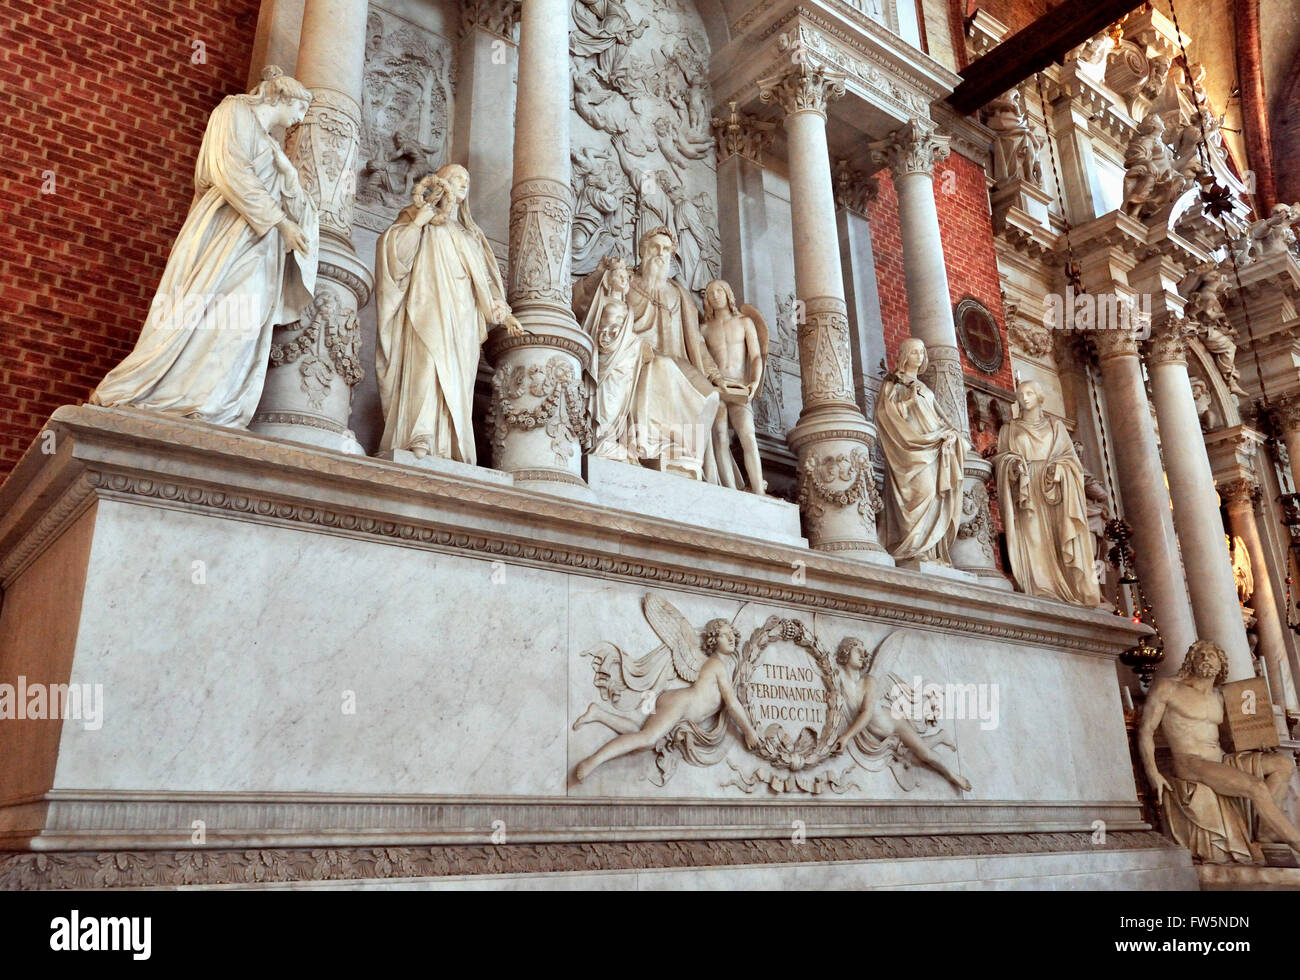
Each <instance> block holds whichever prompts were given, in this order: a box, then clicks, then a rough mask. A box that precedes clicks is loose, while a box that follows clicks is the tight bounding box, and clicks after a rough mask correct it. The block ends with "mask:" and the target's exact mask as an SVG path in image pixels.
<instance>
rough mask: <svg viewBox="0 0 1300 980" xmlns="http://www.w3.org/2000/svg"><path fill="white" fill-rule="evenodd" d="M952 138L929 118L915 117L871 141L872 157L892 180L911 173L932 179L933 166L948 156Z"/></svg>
mask: <svg viewBox="0 0 1300 980" xmlns="http://www.w3.org/2000/svg"><path fill="white" fill-rule="evenodd" d="M950 142H951V137H949V136H946V135H944V134H943V133H940V132H939V128H938V127H937V126H936V125H935V124H934V123H933V122H932V121H931V120H929V119H925V118H921V117H917V118H916V119H913V120H912V121H911V122H909V123H908V124H907V125H906V126H903V127H902V128H900V129H897V130H895V131H894V132H893V133H891V134H890V135H889V136H888V137H887V138H885V139H883V140H879V141H878V142H875V143H872V144H871V159H872V161H873V162H874V163H877V164H879V165H881V166H886V167H888V168H889V169H890V171H891V172H892V173H893V176H894V180H898V179H899V178H900V177H906V176H909V175H911V174H923V175H925V176H926V177H930V178H932V179H933V177H934V168H935V165H936V164H938V163H942V162H943V161H944V160H946V159H948V152H949V144H950Z"/></svg>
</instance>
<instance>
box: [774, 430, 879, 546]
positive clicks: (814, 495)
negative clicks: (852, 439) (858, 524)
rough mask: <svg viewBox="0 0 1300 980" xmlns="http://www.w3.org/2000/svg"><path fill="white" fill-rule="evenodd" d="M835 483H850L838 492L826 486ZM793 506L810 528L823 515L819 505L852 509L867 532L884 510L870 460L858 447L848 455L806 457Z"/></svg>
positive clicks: (818, 524)
mask: <svg viewBox="0 0 1300 980" xmlns="http://www.w3.org/2000/svg"><path fill="white" fill-rule="evenodd" d="M819 470H821V471H822V472H821V473H819V472H818V471H819ZM836 479H839V480H851V481H852V482H851V483H850V484H849V485H848V486H847V487H845V488H844V489H842V490H832V489H831V488H830V487H829V486H827V483H829V482H830V481H832V480H836ZM795 502H796V503H797V504H798V505H799V509H800V510H802V511H803V512H804V513H805V514H807V515H808V519H809V521H810V522H811V523H812V524H813V525H814V527H820V525H821V521H822V518H823V517H824V516H825V514H826V508H825V507H824V506H823V504H829V505H831V506H832V507H853V506H856V507H857V509H858V516H859V517H861V518H862V522H863V524H864V525H865V526H866V527H868V528H870V527H871V526H872V525H873V524H874V522H875V519H876V514H878V513H879V512H880V509H881V507H883V506H884V500H883V499H882V498H881V496H880V491H879V489H877V487H876V481H875V480H874V479H872V469H871V457H870V456H869V455H868V454H867V451H866V449H864V448H863V447H861V446H857V447H855V448H854V449H853V451H852V452H848V453H839V454H827V455H825V456H823V457H821V459H820V460H819V459H817V458H816V456H814V455H812V454H809V455H808V456H806V457H805V458H804V461H803V467H802V469H801V470H800V472H799V496H798V498H797V499H796V501H795Z"/></svg>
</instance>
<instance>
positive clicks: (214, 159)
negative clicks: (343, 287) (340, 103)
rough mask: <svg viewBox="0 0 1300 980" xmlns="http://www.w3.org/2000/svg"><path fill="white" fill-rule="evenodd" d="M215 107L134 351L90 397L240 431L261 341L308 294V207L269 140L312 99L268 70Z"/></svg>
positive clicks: (267, 345) (264, 348) (263, 350)
mask: <svg viewBox="0 0 1300 980" xmlns="http://www.w3.org/2000/svg"><path fill="white" fill-rule="evenodd" d="M262 77H263V81H262V82H261V84H259V85H258V86H257V88H255V89H254V90H253V92H252V94H251V95H231V96H228V97H227V98H225V99H224V100H222V102H221V104H220V105H218V106H217V108H216V109H214V110H213V112H212V115H211V117H210V118H209V119H208V128H207V130H206V132H205V133H204V134H203V145H202V146H201V147H200V148H199V158H198V162H197V163H196V164H195V167H194V200H193V202H192V203H191V204H190V211H189V215H188V216H187V217H186V219H185V224H184V225H183V226H182V227H181V231H180V234H179V235H178V236H177V238H176V243H175V244H174V245H173V246H172V251H171V255H170V256H169V257H168V259H167V268H166V270H165V271H164V272H163V277H162V282H161V283H160V284H159V286H158V292H157V295H155V297H154V301H153V305H152V307H151V308H150V310H149V316H148V318H147V319H146V320H145V323H144V327H143V329H142V330H141V331H140V337H139V339H138V340H137V341H136V345H135V349H134V350H133V351H131V353H130V354H128V355H127V357H126V359H125V360H124V361H122V363H121V364H119V365H118V366H117V367H115V368H113V370H112V371H110V372H109V373H108V376H107V377H105V378H104V380H103V381H102V382H101V383H100V385H99V387H98V388H96V389H95V392H94V394H92V395H91V396H90V403H91V404H92V405H104V406H109V407H114V406H127V407H131V408H143V409H148V410H151V411H156V412H166V413H169V414H174V415H181V416H184V417H185V418H191V419H199V420H201V421H204V422H211V423H213V424H215V425H229V426H238V427H241V428H246V427H247V426H248V423H249V422H251V421H252V419H253V413H254V412H255V411H256V410H257V403H258V402H259V401H261V398H262V388H263V386H264V385H265V384H266V368H267V362H268V360H269V358H270V353H271V334H272V331H273V330H274V328H275V327H276V326H279V325H280V324H284V323H295V322H297V320H298V319H299V317H300V316H301V311H302V309H303V308H304V307H305V306H307V305H308V304H309V303H310V302H311V299H312V294H313V292H314V291H315V288H316V265H317V260H318V251H317V249H318V241H317V236H318V227H319V222H318V218H317V212H316V206H315V204H314V203H313V202H312V200H311V198H310V197H309V196H308V195H307V194H306V193H304V191H303V188H302V185H301V183H300V182H299V180H298V171H297V169H296V168H295V167H294V165H293V163H292V162H290V160H289V158H288V157H287V156H286V155H285V152H284V150H283V149H282V148H281V146H280V144H279V142H278V141H277V140H276V139H275V138H274V137H272V136H271V130H272V129H274V128H276V127H279V126H292V125H294V124H296V123H299V122H301V121H302V118H303V116H304V114H305V113H306V112H307V108H308V106H309V105H310V104H311V93H310V92H308V91H307V90H306V89H305V88H303V87H302V85H301V84H299V83H298V82H297V81H296V80H295V79H293V78H290V77H289V76H287V75H285V74H284V73H283V72H282V71H280V69H278V68H267V69H266V70H265V71H264V72H263V73H262Z"/></svg>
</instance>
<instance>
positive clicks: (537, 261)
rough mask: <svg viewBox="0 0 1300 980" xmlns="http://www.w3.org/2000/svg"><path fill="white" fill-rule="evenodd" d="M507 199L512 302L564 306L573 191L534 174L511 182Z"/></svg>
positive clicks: (569, 279)
mask: <svg viewBox="0 0 1300 980" xmlns="http://www.w3.org/2000/svg"><path fill="white" fill-rule="evenodd" d="M510 202H511V203H510V267H509V268H510V276H509V281H508V283H507V290H508V293H509V299H510V304H511V306H515V305H519V306H526V305H527V304H529V303H537V302H542V303H550V304H554V305H556V306H560V307H564V308H566V309H567V308H568V306H569V304H570V301H571V298H572V292H573V286H572V276H571V275H570V265H571V257H570V256H571V253H570V249H569V238H570V235H571V234H572V228H573V192H572V191H571V190H570V189H569V187H568V186H567V185H566V184H563V183H561V182H560V181H556V180H547V179H543V178H537V179H534V180H525V181H521V182H519V183H517V184H515V186H514V189H513V190H512V192H511V194H510ZM516 312H518V310H516Z"/></svg>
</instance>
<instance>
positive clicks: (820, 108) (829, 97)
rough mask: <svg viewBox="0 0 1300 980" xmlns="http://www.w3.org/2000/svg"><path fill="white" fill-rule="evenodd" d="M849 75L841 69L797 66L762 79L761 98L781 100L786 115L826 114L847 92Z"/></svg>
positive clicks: (760, 82) (773, 100)
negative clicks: (836, 70)
mask: <svg viewBox="0 0 1300 980" xmlns="http://www.w3.org/2000/svg"><path fill="white" fill-rule="evenodd" d="M844 79H845V76H844V75H842V74H840V73H839V72H833V71H826V70H825V69H822V68H814V67H812V66H810V65H808V64H800V65H796V66H795V67H794V68H792V69H790V70H789V71H787V72H785V73H784V74H782V75H773V76H772V77H771V78H764V79H761V80H760V81H759V83H758V97H759V99H760V100H762V101H763V102H765V103H767V102H777V103H779V104H780V106H781V108H782V109H784V110H785V113H786V115H793V114H794V113H796V112H815V113H817V114H818V115H820V116H823V117H824V116H825V115H826V107H827V106H828V105H830V104H831V103H832V102H834V101H835V100H836V99H838V98H840V97H841V96H843V95H844Z"/></svg>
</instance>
